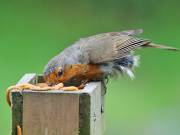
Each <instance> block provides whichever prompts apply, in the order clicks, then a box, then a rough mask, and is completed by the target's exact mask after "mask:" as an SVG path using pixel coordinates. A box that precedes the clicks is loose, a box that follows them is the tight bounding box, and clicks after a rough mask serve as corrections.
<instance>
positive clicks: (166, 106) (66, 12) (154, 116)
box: [0, 0, 180, 135]
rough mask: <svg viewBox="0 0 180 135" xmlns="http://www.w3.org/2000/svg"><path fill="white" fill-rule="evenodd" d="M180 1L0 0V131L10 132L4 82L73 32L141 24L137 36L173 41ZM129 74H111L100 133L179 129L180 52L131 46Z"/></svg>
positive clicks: (41, 61) (145, 134) (36, 64)
mask: <svg viewBox="0 0 180 135" xmlns="http://www.w3.org/2000/svg"><path fill="white" fill-rule="evenodd" d="M179 5H180V1H177V0H171V1H164V0H109V1H108V0H98V1H97V0H76V1H67V0H60V1H56V0H49V1H48V0H44V1H41V0H27V1H23V0H16V1H5V0H1V1H0V111H1V116H0V134H1V135H10V127H11V112H10V108H9V107H8V105H7V104H6V102H5V90H6V88H7V87H8V86H10V85H13V84H15V83H16V82H17V81H18V80H19V79H20V78H21V77H22V76H23V74H25V73H31V72H35V73H42V70H43V68H44V65H45V64H46V63H47V61H48V60H49V59H50V58H52V57H53V56H54V55H56V54H57V53H59V52H60V51H62V50H63V49H64V48H65V47H67V46H68V45H70V44H72V43H73V42H74V41H76V40H78V39H79V38H80V37H86V36H89V35H93V34H97V33H102V32H109V31H121V30H125V29H134V28H143V29H144V31H145V32H144V34H142V35H141V37H146V38H148V39H152V40H153V41H155V42H157V43H164V44H167V45H171V46H174V47H179V48H180V45H179V43H180V38H179V35H180V25H179V24H180V14H179V13H180V8H179ZM136 53H137V54H140V55H141V67H140V68H138V69H137V70H136V79H135V80H134V81H131V80H130V79H129V78H127V77H123V78H120V79H118V80H117V81H115V80H111V81H110V83H109V84H108V89H109V90H108V93H107V95H106V127H107V132H106V135H170V134H171V135H179V134H180V115H179V114H180V72H179V69H180V53H173V52H167V51H162V50H158V49H144V50H138V51H137V52H136Z"/></svg>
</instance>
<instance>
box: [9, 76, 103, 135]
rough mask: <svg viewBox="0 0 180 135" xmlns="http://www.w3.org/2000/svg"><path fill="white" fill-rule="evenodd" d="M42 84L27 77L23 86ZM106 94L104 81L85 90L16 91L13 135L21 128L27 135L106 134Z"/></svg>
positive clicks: (37, 77)
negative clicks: (102, 84)
mask: <svg viewBox="0 0 180 135" xmlns="http://www.w3.org/2000/svg"><path fill="white" fill-rule="evenodd" d="M38 82H42V77H41V76H36V75H35V74H26V75H25V76H24V77H23V78H22V79H21V81H20V82H19V83H32V84H35V83H38ZM102 93H104V91H103V89H102V87H101V83H100V82H96V83H95V82H93V83H89V84H88V85H87V86H86V87H85V88H84V89H83V90H81V91H75V92H74V91H73V92H72V91H60V90H53V91H41V92H35V91H32V90H24V91H23V92H15V91H14V92H12V105H13V107H12V135H17V133H16V126H17V125H20V126H21V127H22V130H23V135H103V134H104V111H103V110H104V96H103V94H102Z"/></svg>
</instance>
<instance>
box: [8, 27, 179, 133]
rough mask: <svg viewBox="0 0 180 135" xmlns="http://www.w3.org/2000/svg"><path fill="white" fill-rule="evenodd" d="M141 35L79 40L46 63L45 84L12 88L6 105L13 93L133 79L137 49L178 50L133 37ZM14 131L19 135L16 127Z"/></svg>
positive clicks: (115, 34)
mask: <svg viewBox="0 0 180 135" xmlns="http://www.w3.org/2000/svg"><path fill="white" fill-rule="evenodd" d="M142 32H143V31H142V30H141V29H138V30H128V31H122V32H109V33H102V34H98V35H94V36H90V37H87V38H82V39H80V40H79V41H77V42H75V43H74V44H73V45H71V46H70V47H68V48H66V49H65V50H64V51H63V52H61V53H59V54H58V55H57V56H55V57H54V58H52V59H51V60H50V61H49V62H48V64H47V65H46V66H45V69H44V73H43V76H44V80H45V84H37V85H32V84H22V85H18V86H12V87H10V88H9V89H8V91H7V102H8V103H9V105H11V101H10V98H9V95H10V91H11V90H13V89H17V90H23V89H32V90H54V89H62V90H79V89H82V88H83V87H84V86H85V84H86V83H88V82H90V81H103V82H105V80H106V79H108V78H109V77H114V76H118V75H120V74H127V75H128V76H129V77H130V78H132V79H133V78H134V73H133V69H134V67H136V66H138V61H139V56H136V55H134V54H133V52H134V51H135V50H136V49H138V48H146V47H152V48H160V49H165V50H172V51H177V50H178V49H176V48H173V47H168V46H164V45H159V44H154V43H152V42H151V40H148V39H142V38H137V37H136V35H137V34H140V33H142ZM69 84H71V85H73V86H68V85H69ZM64 85H65V86H66V87H64ZM17 130H18V131H20V127H19V126H17ZM19 135H20V132H19Z"/></svg>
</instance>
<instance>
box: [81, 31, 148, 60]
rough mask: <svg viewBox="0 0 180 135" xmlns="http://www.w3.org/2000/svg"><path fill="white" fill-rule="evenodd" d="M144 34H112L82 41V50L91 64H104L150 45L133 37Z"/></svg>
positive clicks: (130, 32) (132, 32)
mask: <svg viewBox="0 0 180 135" xmlns="http://www.w3.org/2000/svg"><path fill="white" fill-rule="evenodd" d="M139 33H142V30H130V31H122V32H110V33H103V34H98V35H95V36H91V37H88V38H84V39H81V40H80V41H79V42H78V44H79V43H80V44H81V47H80V48H81V49H82V51H83V52H84V56H86V57H88V58H89V62H90V63H104V62H109V61H114V60H115V59H119V58H122V57H125V56H127V55H129V54H130V53H131V52H132V51H134V50H135V49H136V48H138V47H140V46H142V45H145V44H148V43H150V41H149V40H146V39H140V38H137V37H134V36H133V35H136V34H139Z"/></svg>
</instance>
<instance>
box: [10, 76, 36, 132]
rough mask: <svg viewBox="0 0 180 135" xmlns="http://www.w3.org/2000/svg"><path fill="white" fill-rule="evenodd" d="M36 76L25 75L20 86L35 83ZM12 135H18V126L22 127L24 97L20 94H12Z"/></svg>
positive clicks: (15, 92)
mask: <svg viewBox="0 0 180 135" xmlns="http://www.w3.org/2000/svg"><path fill="white" fill-rule="evenodd" d="M35 81H36V75H35V74H25V75H24V76H23V77H22V79H21V80H20V81H19V82H18V84H23V83H35ZM11 95H12V99H11V100H12V135H17V130H16V127H17V125H19V126H21V127H22V114H23V96H22V94H21V93H20V92H17V91H14V92H12V94H11Z"/></svg>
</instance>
